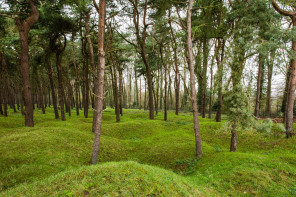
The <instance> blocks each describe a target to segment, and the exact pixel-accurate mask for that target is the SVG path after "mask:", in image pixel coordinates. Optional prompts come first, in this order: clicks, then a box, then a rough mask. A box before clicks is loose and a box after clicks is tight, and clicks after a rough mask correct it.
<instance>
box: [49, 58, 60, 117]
mask: <svg viewBox="0 0 296 197" xmlns="http://www.w3.org/2000/svg"><path fill="white" fill-rule="evenodd" d="M47 72H48V78H49V83H50V87H51V96H52V104H53V109H54V114H55V119H59V112H58V106H57V98H56V93H55V87H54V83H53V70H52V64H51V62H49V63H48V64H47Z"/></svg>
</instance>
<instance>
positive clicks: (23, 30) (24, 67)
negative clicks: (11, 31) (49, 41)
mask: <svg viewBox="0 0 296 197" xmlns="http://www.w3.org/2000/svg"><path fill="white" fill-rule="evenodd" d="M28 2H29V4H30V8H31V15H30V16H29V17H28V18H26V19H25V20H24V21H23V22H21V19H20V18H18V17H17V18H15V21H16V24H17V28H18V31H19V35H20V42H21V43H20V44H21V51H20V53H19V58H20V73H21V77H22V82H23V90H24V98H25V106H26V109H25V126H26V127H33V126H34V120H33V113H34V112H33V102H32V92H31V85H30V66H29V44H28V34H29V31H30V29H31V27H32V26H33V25H34V24H35V23H36V22H37V21H38V18H39V12H38V9H37V7H36V6H35V4H34V0H28Z"/></svg>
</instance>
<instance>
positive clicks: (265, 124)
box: [255, 118, 273, 134]
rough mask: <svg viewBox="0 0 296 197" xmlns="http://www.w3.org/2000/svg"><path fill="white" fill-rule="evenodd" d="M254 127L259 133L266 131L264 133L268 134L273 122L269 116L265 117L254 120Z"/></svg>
mask: <svg viewBox="0 0 296 197" xmlns="http://www.w3.org/2000/svg"><path fill="white" fill-rule="evenodd" d="M255 123H256V124H255V129H256V130H257V131H258V132H261V133H266V134H270V133H271V128H272V126H273V122H272V120H271V119H270V118H267V119H266V120H263V121H255Z"/></svg>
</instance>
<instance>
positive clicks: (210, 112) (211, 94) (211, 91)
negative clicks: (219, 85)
mask: <svg viewBox="0 0 296 197" xmlns="http://www.w3.org/2000/svg"><path fill="white" fill-rule="evenodd" d="M214 58H215V56H213V57H212V62H211V79H210V101H209V119H212V103H213V101H212V99H213V65H214Z"/></svg>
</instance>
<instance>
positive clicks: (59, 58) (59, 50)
mask: <svg viewBox="0 0 296 197" xmlns="http://www.w3.org/2000/svg"><path fill="white" fill-rule="evenodd" d="M57 38H58V37H56V39H57ZM64 40H65V42H64V46H63V47H61V46H60V45H59V46H56V67H57V73H58V96H59V104H60V108H61V117H62V121H65V120H66V116H65V109H64V107H65V106H64V105H65V100H64V98H65V91H64V86H63V74H62V56H61V55H62V53H63V52H64V50H65V48H66V43H67V40H66V36H64ZM54 42H55V41H54ZM60 44H61V43H60Z"/></svg>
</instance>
